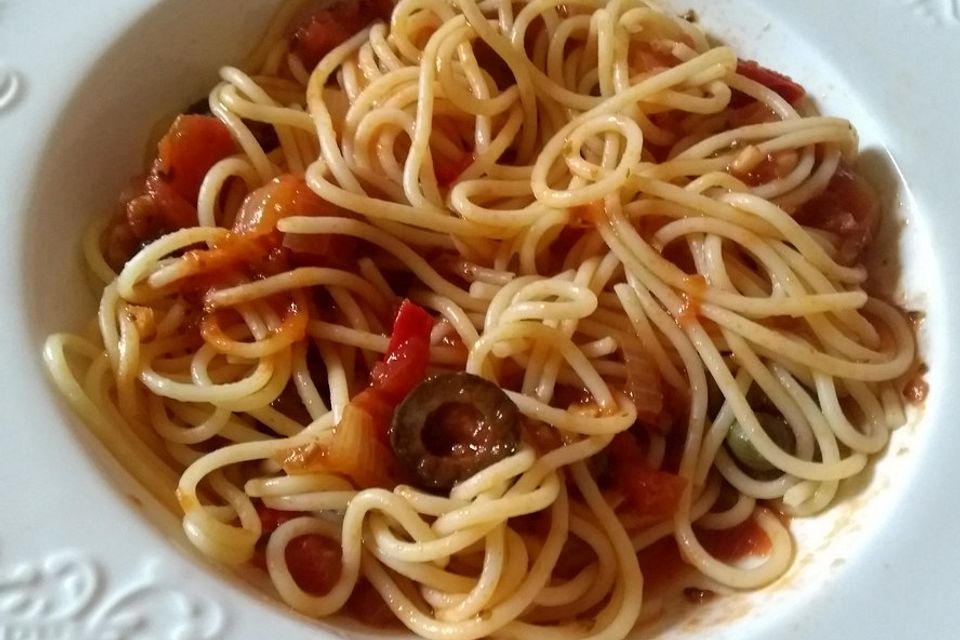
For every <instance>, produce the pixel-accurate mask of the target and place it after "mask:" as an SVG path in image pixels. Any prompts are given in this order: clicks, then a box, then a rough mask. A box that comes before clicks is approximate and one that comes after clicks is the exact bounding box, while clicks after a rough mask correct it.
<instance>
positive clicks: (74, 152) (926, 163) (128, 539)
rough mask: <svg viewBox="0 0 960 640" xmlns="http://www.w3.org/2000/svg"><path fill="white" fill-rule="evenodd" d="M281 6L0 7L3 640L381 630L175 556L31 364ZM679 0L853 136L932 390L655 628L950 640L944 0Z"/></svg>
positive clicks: (952, 442)
mask: <svg viewBox="0 0 960 640" xmlns="http://www.w3.org/2000/svg"><path fill="white" fill-rule="evenodd" d="M278 4H279V0H246V1H244V2H237V0H204V2H191V1H190V0H168V1H166V2H162V3H160V2H150V1H148V0H100V1H98V2H97V3H96V6H92V3H77V2H69V1H67V0H48V1H47V2H31V3H27V2H12V3H7V4H0V176H2V177H0V215H2V216H3V218H2V219H3V221H4V223H5V224H6V225H7V226H6V228H7V231H8V233H7V234H6V236H5V240H6V242H5V243H4V244H3V246H2V247H0V292H2V295H3V296H4V302H5V303H6V304H4V305H3V307H2V309H0V321H2V326H3V327H4V330H5V332H6V336H5V337H4V339H3V341H2V342H0V363H2V364H0V398H2V400H3V402H2V403H0V412H2V413H0V451H2V452H4V454H5V455H4V457H3V466H4V473H3V475H2V478H3V480H2V482H0V505H2V506H3V508H4V512H3V516H0V638H3V639H6V638H35V637H36V638H39V637H64V638H81V637H83V638H86V637H106V636H101V635H97V632H98V630H100V631H102V630H103V629H121V630H122V629H125V627H124V626H123V625H125V624H127V623H128V622H129V620H130V619H132V618H130V617H129V616H134V617H136V616H141V617H143V619H144V620H145V621H146V626H145V627H144V628H143V629H142V630H141V632H133V631H127V632H125V633H127V635H123V634H122V633H121V634H120V635H119V636H118V637H124V638H126V637H130V638H173V637H177V638H215V637H223V638H262V637H263V636H264V634H270V635H272V636H276V637H284V638H291V639H293V638H308V637H310V638H317V637H324V634H323V633H322V632H319V629H325V630H327V631H328V632H329V633H330V634H331V635H333V634H336V635H345V634H349V635H350V637H370V638H374V637H381V636H382V633H380V632H363V631H362V630H358V627H357V626H356V625H355V624H353V623H344V622H333V623H319V622H315V621H309V620H305V619H303V618H302V617H299V616H297V615H295V614H293V613H291V612H290V611H288V610H287V609H286V608H285V607H283V606H282V605H279V604H277V603H276V602H274V601H273V600H271V599H270V598H268V597H264V596H263V595H261V594H259V593H258V592H256V591H255V590H254V589H252V588H251V587H249V586H247V585H245V584H244V583H242V582H241V581H239V580H237V579H235V578H233V577H232V576H230V575H229V574H228V573H227V572H225V571H223V570H220V569H218V568H216V567H212V566H210V565H209V564H207V563H205V562H204V561H202V560H200V559H198V558H197V557H196V556H195V555H194V554H193V553H192V552H189V550H188V549H187V547H186V545H185V543H184V541H183V539H182V536H181V534H180V532H179V524H178V522H177V521H176V520H175V519H174V518H172V517H170V516H169V515H165V514H164V513H163V512H162V510H161V509H159V508H158V507H157V506H156V505H155V504H154V503H153V502H152V501H151V500H150V499H149V498H148V497H147V496H146V495H145V493H144V492H143V491H142V490H141V489H140V488H139V487H137V486H136V485H134V484H133V483H131V482H130V481H129V479H128V478H127V476H126V475H125V473H124V472H123V469H122V466H121V465H120V464H118V463H117V462H116V461H114V460H112V459H110V458H109V457H108V456H106V455H105V454H104V453H103V451H102V449H101V447H100V446H99V444H98V443H96V442H95V441H94V440H93V439H92V438H91V437H90V436H89V434H88V433H87V431H86V429H85V428H84V427H83V425H82V424H81V423H80V422H79V420H77V419H76V418H75V416H73V415H72V414H71V413H70V412H69V411H68V410H67V409H66V408H65V406H64V404H63V403H62V402H61V401H60V400H59V398H57V396H56V394H55V392H54V391H53V389H52V387H51V386H49V385H48V384H47V383H46V381H45V379H44V373H43V370H42V363H41V361H40V345H41V343H42V341H43V339H44V338H45V336H46V335H47V334H49V333H51V332H53V331H62V330H65V329H72V330H79V329H82V328H83V327H84V326H85V324H86V323H87V322H88V321H89V319H90V318H91V317H92V314H93V312H94V309H95V300H96V297H95V293H94V292H93V291H92V290H91V289H90V287H89V286H88V281H87V278H86V277H85V275H84V273H83V268H82V261H81V258H80V255H79V240H80V237H81V234H82V232H83V231H84V229H85V228H86V226H87V225H88V224H89V223H90V221H91V220H93V219H94V217H96V216H99V215H101V214H102V213H103V212H105V211H108V210H109V209H110V208H111V207H112V206H113V204H114V202H115V198H116V194H117V193H119V191H120V190H121V189H122V187H123V186H124V185H125V184H126V182H127V180H128V178H129V177H130V176H132V175H134V174H135V173H137V172H138V171H140V170H141V169H142V167H143V163H144V158H145V157H146V156H147V154H148V153H149V149H148V138H149V136H150V132H151V131H152V130H153V129H154V128H155V125H156V123H157V122H158V121H160V120H162V119H163V118H164V117H166V116H169V115H170V114H173V113H175V112H177V111H178V110H180V109H183V108H185V107H186V106H187V105H189V104H190V103H191V102H193V101H194V100H196V99H197V98H198V97H201V96H203V95H205V93H206V92H207V90H208V89H209V87H210V86H211V85H212V84H213V83H214V82H215V81H216V78H217V69H218V68H219V67H220V66H221V65H223V64H227V63H236V62H238V61H240V60H242V59H243V57H244V56H245V54H247V53H248V52H249V51H250V50H252V48H253V47H254V46H255V45H256V43H257V42H258V38H259V36H260V35H261V33H262V32H263V30H264V29H265V28H266V25H267V23H268V21H269V19H270V17H271V15H272V12H273V10H274V8H275V7H276V6H277V5H278ZM676 4H677V5H678V6H679V5H683V8H689V7H693V8H695V9H696V10H697V11H698V14H699V15H700V18H701V21H702V23H703V24H704V25H705V26H706V28H707V29H708V31H710V32H711V33H713V34H715V35H716V36H718V37H720V38H721V39H723V40H725V41H726V42H729V43H731V44H733V45H734V46H735V47H736V48H737V49H738V51H739V52H741V53H742V54H743V55H745V56H747V57H755V58H757V59H759V60H761V61H762V62H763V63H764V64H767V65H769V66H771V67H773V68H776V69H779V70H782V71H784V72H786V73H788V74H790V75H791V76H793V77H794V78H795V79H796V80H798V81H800V82H801V83H803V84H804V85H805V86H806V87H807V88H808V90H810V91H811V93H812V94H813V95H814V96H815V97H816V98H817V100H818V102H819V103H820V105H821V107H822V110H823V111H824V112H827V113H830V114H834V115H840V116H844V117H848V118H850V119H851V120H852V121H853V122H854V123H855V125H856V126H857V127H858V129H859V131H860V134H861V138H862V148H863V151H864V155H863V166H864V167H865V169H866V171H867V173H868V174H869V176H870V177H871V178H872V179H873V181H874V182H875V183H876V184H879V185H880V186H881V187H882V195H883V199H884V202H885V204H886V205H887V207H888V209H889V210H890V212H891V213H892V214H894V215H895V216H898V217H899V219H901V220H905V221H906V222H905V224H903V225H902V226H897V225H893V224H889V225H888V228H889V229H891V230H895V231H896V232H897V233H892V234H891V238H892V241H893V242H894V243H895V244H896V243H897V242H899V244H900V249H899V251H898V250H897V249H896V248H895V244H894V248H893V249H891V252H890V253H888V254H887V257H888V258H891V259H893V260H896V257H897V256H900V257H901V258H902V264H903V280H902V282H903V289H902V291H901V292H900V298H899V299H900V300H901V301H902V302H904V303H905V304H906V305H907V306H910V307H913V308H921V309H923V310H924V311H926V312H927V320H926V322H925V324H924V328H923V336H922V338H923V345H922V346H923V349H924V352H925V356H926V359H927V360H928V363H929V364H930V367H931V370H930V374H929V376H928V381H929V383H930V387H931V393H930V396H929V398H928V400H927V403H926V407H925V410H924V411H923V413H922V415H921V416H920V420H919V421H918V422H916V423H915V424H913V425H911V426H908V427H905V428H904V429H902V430H900V431H898V432H897V434H896V435H895V438H894V440H893V442H892V444H891V445H890V447H889V450H888V451H887V452H886V453H885V454H884V455H883V456H882V458H881V459H880V460H878V461H877V464H876V465H875V466H874V467H873V468H872V470H871V472H870V473H868V474H866V476H865V477H861V478H857V479H855V480H854V481H852V482H850V483H848V484H847V485H846V486H845V487H844V494H845V499H843V500H842V501H841V502H840V504H838V505H837V506H835V507H834V508H832V509H830V510H829V511H828V512H827V513H825V514H823V515H822V516H820V517H818V518H815V519H811V520H806V521H803V522H795V523H794V524H793V525H792V530H793V532H794V533H795V536H796V538H797V540H798V546H799V555H798V558H797V559H796V562H795V565H794V567H793V569H791V571H790V573H789V574H788V575H787V576H786V577H785V578H784V579H783V580H781V581H779V582H778V583H777V584H775V585H774V586H773V587H771V588H769V589H767V590H764V591H761V592H757V593H751V594H744V595H739V596H730V597H724V598H721V599H719V600H716V601H715V602H713V603H712V604H709V605H705V606H702V607H699V608H693V607H687V608H686V609H685V611H684V612H683V614H682V615H681V616H680V617H679V618H678V619H676V620H674V621H673V622H671V623H670V624H669V625H667V627H666V628H665V629H663V630H662V631H661V636H662V637H670V638H683V637H693V636H696V635H699V634H703V633H709V634H710V635H711V637H729V638H752V637H756V638H761V637H768V636H769V635H770V634H773V635H774V636H775V637H778V638H810V637H848V638H875V637H953V634H952V632H951V633H948V630H950V629H956V628H957V625H958V624H960V608H958V607H955V606H951V602H952V600H953V598H952V597H951V596H950V594H951V593H953V589H954V588H955V587H954V584H953V576H954V574H955V573H956V572H957V570H958V569H960V545H957V544H956V543H955V541H954V540H953V537H952V535H951V532H954V531H956V527H957V525H958V524H960V515H958V513H957V511H956V509H955V507H954V504H955V503H956V500H955V499H954V497H953V496H954V491H953V487H954V484H955V483H957V482H958V481H960V471H957V470H956V469H955V467H954V465H953V460H954V456H956V455H960V435H958V433H960V431H958V430H957V429H955V428H954V425H953V416H954V415H955V412H956V409H957V408H958V404H960V403H958V402H957V400H956V399H955V398H954V397H953V396H954V395H955V394H952V393H951V392H950V391H951V388H950V386H949V382H948V381H950V380H953V379H956V377H957V375H960V371H958V365H960V355H958V351H957V348H956V345H955V344H954V342H953V341H951V340H950V339H949V338H950V334H951V331H953V330H954V329H957V328H960V322H958V320H956V318H960V315H958V311H960V310H958V309H957V302H956V297H954V296H951V295H950V294H949V293H948V287H949V286H950V284H951V279H952V277H955V276H953V274H957V273H960V259H958V257H957V253H956V250H955V249H954V243H955V242H956V240H957V239H958V233H957V223H956V222H955V221H954V210H955V207H956V202H958V201H960V190H958V187H957V186H956V185H957V182H956V178H955V175H956V171H957V168H958V167H957V160H956V158H957V157H958V153H957V152H958V151H960V120H958V119H957V118H956V117H955V115H954V113H953V105H955V104H957V103H960V84H958V83H957V82H955V80H956V78H955V76H956V69H958V68H960V15H957V13H958V9H957V8H956V6H955V3H954V4H951V1H950V0H945V1H944V2H943V3H942V4H938V3H937V2H934V1H929V2H917V1H916V0H911V1H904V2H897V1H896V0H877V1H876V2H874V1H872V0H848V1H847V2H844V3H842V6H837V5H838V4H841V3H834V2H831V0H815V1H807V2H804V1H803V0H790V1H786V0H783V1H781V2H778V3H775V4H773V3H766V4H761V3H759V2H751V1H749V0H722V1H721V0H712V1H709V2H708V1H707V0H688V1H686V2H680V3H676ZM125 463H127V464H129V461H125ZM125 616H126V617H125ZM111 625H113V626H111ZM117 625H119V626H117ZM178 630H179V631H178ZM334 630H337V631H334ZM348 630H352V631H348ZM44 633H46V634H47V635H43V634H44ZM54 633H61V634H62V635H60V636H54V635H53V634H54ZM177 633H179V634H180V635H176V634H177Z"/></svg>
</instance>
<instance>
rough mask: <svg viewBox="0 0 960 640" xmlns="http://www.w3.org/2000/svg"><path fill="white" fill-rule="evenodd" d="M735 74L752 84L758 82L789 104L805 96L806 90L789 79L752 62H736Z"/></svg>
mask: <svg viewBox="0 0 960 640" xmlns="http://www.w3.org/2000/svg"><path fill="white" fill-rule="evenodd" d="M737 73H738V74H740V75H741V76H744V77H746V78H750V79H751V80H753V81H754V82H759V83H760V84H762V85H763V86H765V87H767V88H768V89H772V90H773V91H775V92H777V94H778V95H779V96H780V97H781V98H783V99H784V100H786V101H787V102H789V103H790V104H794V103H796V102H797V101H798V100H800V99H801V98H802V97H803V96H805V95H807V91H806V89H804V88H803V86H802V85H799V84H797V83H796V82H794V81H793V80H791V79H790V77H788V76H785V75H783V74H782V73H778V72H776V71H773V70H772V69H767V68H766V67H763V66H761V65H760V64H759V63H757V62H755V61H753V60H740V61H739V62H737Z"/></svg>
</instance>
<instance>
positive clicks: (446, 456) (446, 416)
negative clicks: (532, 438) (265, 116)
mask: <svg viewBox="0 0 960 640" xmlns="http://www.w3.org/2000/svg"><path fill="white" fill-rule="evenodd" d="M519 420H520V411H519V409H517V405H516V404H514V403H513V401H512V400H510V398H509V397H508V396H507V394H506V393H504V392H503V390H502V389H501V388H500V387H498V386H497V385H496V384H494V383H492V382H490V381H488V380H485V379H483V378H481V377H479V376H475V375H473V374H470V373H463V372H461V373H454V374H449V375H439V376H434V377H432V378H428V379H427V380H425V381H424V382H422V383H420V385H418V386H417V387H416V388H415V389H414V390H413V391H411V392H410V394H409V395H408V396H407V397H406V399H404V401H403V402H402V403H400V406H399V407H397V410H396V411H395V412H394V414H393V420H392V422H391V424H390V445H391V447H392V448H393V450H394V452H395V453H396V455H397V458H399V459H400V461H401V462H402V463H403V464H404V465H405V466H406V467H407V468H408V469H409V470H410V471H411V472H413V474H414V475H415V476H416V478H417V480H418V481H419V484H420V486H422V487H423V488H425V489H428V490H449V489H450V488H451V487H453V486H454V485H456V484H457V483H459V482H462V481H464V480H466V479H467V478H469V477H470V476H472V475H474V474H475V473H477V472H479V471H482V470H483V469H486V468H487V467H489V466H490V465H492V464H493V463H495V462H497V461H499V460H502V459H503V458H506V457H507V456H509V455H511V454H513V453H516V451H517V450H518V449H519V446H520V423H519Z"/></svg>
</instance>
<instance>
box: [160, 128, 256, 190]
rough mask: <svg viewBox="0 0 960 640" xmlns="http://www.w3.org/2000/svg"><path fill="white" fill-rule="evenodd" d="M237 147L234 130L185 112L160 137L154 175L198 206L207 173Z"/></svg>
mask: <svg viewBox="0 0 960 640" xmlns="http://www.w3.org/2000/svg"><path fill="white" fill-rule="evenodd" d="M236 149H237V145H236V143H234V141H233V138H232V137H231V136H230V131H229V130H228V129H227V127H226V126H224V124H223V123H222V122H220V121H219V120H217V119H216V118H214V117H212V116H200V115H182V116H179V117H178V118H177V119H176V120H174V121H173V124H172V125H171V126H170V129H169V131H167V133H166V135H164V136H163V138H161V139H160V144H159V145H158V146H157V151H158V154H157V162H156V165H155V167H154V174H155V175H156V176H157V177H158V178H160V180H161V181H162V182H163V183H165V184H167V185H169V186H170V188H171V189H172V190H173V192H174V193H175V194H176V195H178V196H180V197H181V198H183V199H184V200H186V201H187V202H188V203H190V204H192V205H195V204H196V202H197V194H198V193H199V192H200V183H202V182H203V178H204V176H206V175H207V172H208V171H210V168H211V167H212V166H213V165H215V164H216V163H217V162H219V161H220V160H223V159H224V158H226V157H227V156H229V155H230V154H232V153H234V152H235V151H236Z"/></svg>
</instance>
